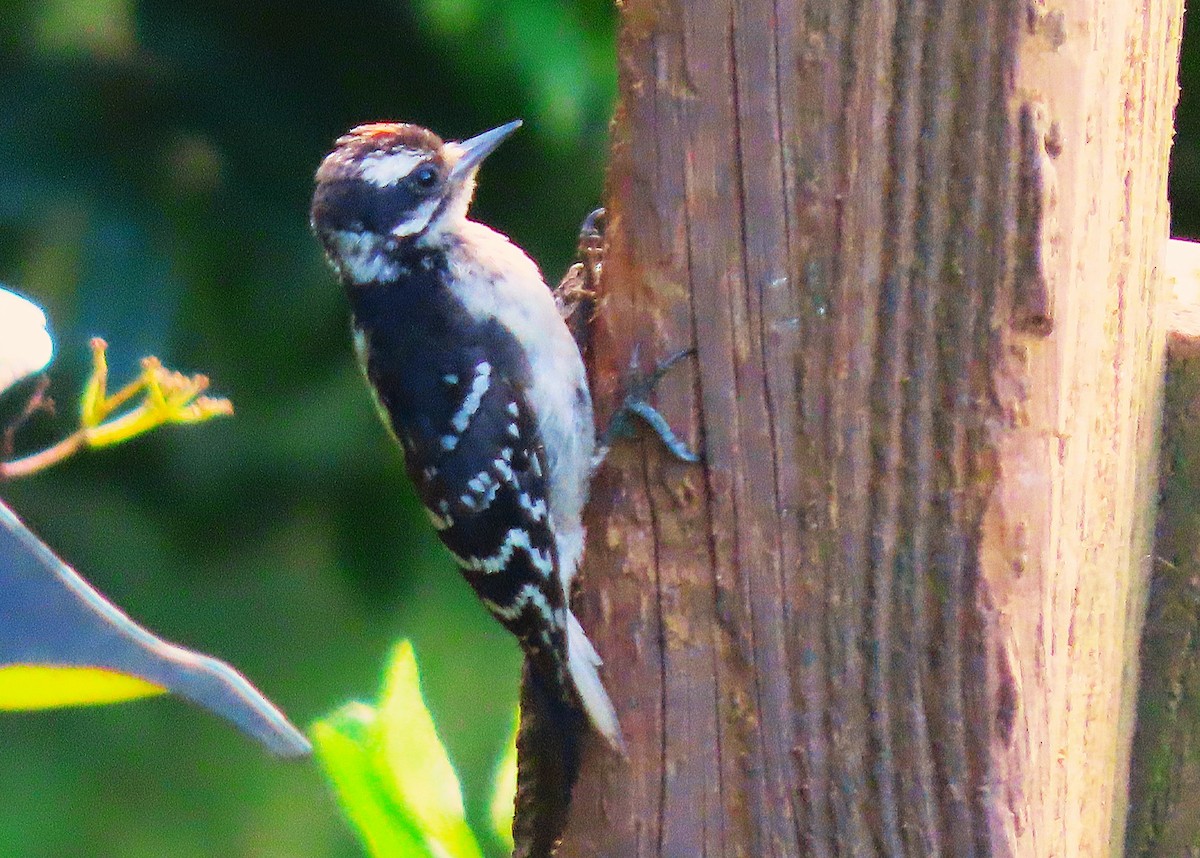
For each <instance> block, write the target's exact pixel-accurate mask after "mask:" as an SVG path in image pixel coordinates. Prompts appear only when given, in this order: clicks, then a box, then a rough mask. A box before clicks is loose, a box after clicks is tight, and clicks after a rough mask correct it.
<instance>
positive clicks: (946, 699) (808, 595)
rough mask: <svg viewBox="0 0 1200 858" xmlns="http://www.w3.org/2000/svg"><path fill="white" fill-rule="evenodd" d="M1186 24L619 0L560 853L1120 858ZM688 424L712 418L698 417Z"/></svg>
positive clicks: (1156, 4)
mask: <svg viewBox="0 0 1200 858" xmlns="http://www.w3.org/2000/svg"><path fill="white" fill-rule="evenodd" d="M1181 15H1182V9H1181V4H1180V3H1179V0H1093V2H1091V3H1085V2H1082V0H1076V2H1071V0H1064V2H1062V3H1060V4H1054V5H1051V4H1047V3H1043V2H1041V0H1024V2H1018V0H897V2H880V3H874V2H859V0H817V2H806V3H800V2H794V1H793V2H789V0H733V2H717V0H713V2H702V0H624V3H623V4H621V22H622V23H621V37H620V55H619V62H620V80H621V86H620V94H621V103H620V107H619V111H618V116H617V120H616V123H615V136H614V143H613V151H612V166H611V175H610V188H609V197H610V199H609V210H610V218H609V224H608V233H607V238H608V245H609V246H608V253H607V257H606V261H605V269H604V279H603V289H602V295H603V298H602V301H601V306H600V308H599V320H598V324H597V330H596V331H595V333H594V334H593V340H592V342H593V349H594V356H595V367H594V369H595V377H596V379H597V390H598V401H599V402H600V403H602V404H603V403H611V402H613V401H614V396H615V393H616V391H617V390H618V389H619V387H620V379H621V377H622V375H623V372H624V368H625V367H626V365H627V364H628V361H629V356H630V354H631V352H632V351H633V349H634V346H635V344H636V345H639V346H640V350H639V351H640V355H641V360H642V363H643V364H647V363H648V362H649V361H650V360H651V359H652V358H654V357H661V356H662V355H664V354H666V353H668V352H670V351H673V350H675V349H676V348H678V347H680V346H684V345H687V344H689V343H695V344H696V346H697V347H698V349H699V354H698V359H697V361H696V363H695V364H694V365H693V367H692V368H691V369H679V370H677V371H675V372H674V373H673V374H672V375H669V376H668V377H667V378H666V379H665V380H664V381H663V383H662V385H661V386H660V388H659V392H658V402H659V405H660V406H661V407H662V409H663V410H664V412H665V413H666V415H667V416H668V418H669V419H670V421H671V422H672V423H673V424H674V425H675V426H676V428H677V429H679V430H681V431H682V434H684V435H685V436H688V437H691V438H693V439H695V440H697V441H700V442H702V445H703V448H704V450H705V453H706V457H707V463H706V466H705V467H703V468H701V467H695V466H687V465H684V464H680V463H676V462H671V461H667V460H666V459H665V458H664V456H663V454H662V451H661V450H660V449H659V448H658V446H657V445H656V444H655V443H654V442H653V441H650V440H644V441H642V442H640V443H638V444H635V445H624V446H622V447H620V448H619V449H618V450H617V451H615V452H614V454H613V456H612V457H611V458H610V461H609V464H608V465H607V466H606V467H605V469H604V470H603V471H602V472H601V475H600V477H599V479H598V481H597V483H596V486H595V488H594V495H593V497H594V501H593V504H592V510H591V519H590V524H589V526H590V530H589V532H590V538H589V545H590V547H589V554H588V558H587V562H586V567H585V571H584V575H583V582H582V583H583V589H582V592H581V594H580V595H579V597H578V598H577V604H578V606H579V611H580V614H581V618H582V620H583V623H584V626H585V627H586V628H587V629H588V630H589V634H590V635H591V637H592V639H593V640H594V641H595V642H596V644H597V647H598V649H599V651H600V652H601V654H602V655H603V656H604V658H605V659H606V667H605V671H604V675H605V681H606V684H607V686H608V688H609V690H610V692H611V694H612V696H613V699H614V701H615V703H616V705H617V708H618V711H619V712H620V716H621V720H622V724H623V727H624V730H625V737H626V739H627V741H628V744H629V759H628V760H627V761H622V760H619V759H615V758H614V757H612V756H611V755H609V754H606V753H605V752H604V751H603V749H601V748H599V747H598V746H593V747H589V748H588V749H587V750H586V753H585V763H584V770H583V774H582V777H581V780H580V783H579V785H578V787H577V789H576V797H575V804H574V807H573V810H572V816H571V823H570V825H569V828H568V831H567V836H566V839H565V841H564V845H563V848H562V851H561V854H563V855H565V856H585V855H586V856H592V855H596V856H612V858H628V856H666V855H671V856H688V858H691V856H701V855H712V856H717V855H746V856H792V855H812V856H835V855H837V856H841V855H854V856H870V855H896V856H900V855H908V856H918V857H919V858H934V856H946V858H969V856H984V855H1001V856H1004V855H1022V856H1025V855H1028V856H1056V858H1057V856H1071V855H1081V856H1082V855H1101V854H1105V853H1106V852H1109V851H1111V850H1114V849H1116V848H1117V846H1118V845H1119V844H1120V842H1121V836H1122V832H1123V825H1124V818H1125V804H1126V799H1125V795H1126V780H1127V769H1128V749H1129V741H1130V733H1131V728H1132V711H1133V692H1134V686H1135V679H1136V664H1137V662H1136V655H1137V638H1138V631H1139V627H1140V622H1141V616H1142V607H1143V602H1144V591H1145V581H1146V575H1147V571H1148V556H1149V553H1150V552H1149V546H1150V525H1151V519H1152V509H1153V502H1154V497H1155V468H1156V456H1155V443H1156V432H1157V424H1158V409H1159V400H1160V388H1161V379H1162V362H1163V336H1162V335H1161V332H1160V329H1159V326H1158V323H1157V319H1156V312H1155V301H1156V294H1157V291H1158V286H1159V284H1158V276H1157V273H1156V267H1155V266H1156V262H1157V256H1158V252H1159V247H1160V244H1161V242H1162V240H1163V239H1164V238H1165V237H1166V233H1167V208H1166V196H1165V178H1166V169H1167V154H1168V147H1169V144H1170V139H1171V115H1172V109H1173V106H1174V103H1175V96H1176V87H1175V76H1176V62H1177V50H1178V42H1179V35H1180V22H1181ZM689 421H690V425H689Z"/></svg>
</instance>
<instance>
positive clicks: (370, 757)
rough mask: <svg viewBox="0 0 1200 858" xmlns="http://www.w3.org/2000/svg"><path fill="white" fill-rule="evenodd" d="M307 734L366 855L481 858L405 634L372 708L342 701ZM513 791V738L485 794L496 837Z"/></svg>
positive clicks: (504, 830) (508, 814)
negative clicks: (489, 793) (488, 796)
mask: <svg viewBox="0 0 1200 858" xmlns="http://www.w3.org/2000/svg"><path fill="white" fill-rule="evenodd" d="M311 733H312V738H313V745H314V747H315V748H316V752H317V757H318V759H319V760H320V762H321V765H322V767H323V768H324V769H325V773H326V775H327V776H328V777H329V780H330V782H331V783H332V784H333V787H334V790H335V791H336V792H337V795H338V799H339V801H340V803H341V806H342V809H343V812H344V813H345V814H346V816H347V818H348V819H349V820H350V821H351V823H352V824H353V825H354V828H355V830H356V831H357V833H358V835H359V838H360V839H361V840H362V843H363V845H364V846H365V847H366V848H367V851H368V852H369V853H370V854H371V855H372V856H378V858H395V856H401V858H409V856H411V858H482V852H481V850H480V847H479V843H478V841H477V840H476V838H475V835H474V834H472V833H471V829H470V827H469V826H468V825H467V822H466V819H465V816H464V812H463V802H462V791H461V788H460V787H459V783H458V776H457V775H456V774H455V773H454V768H453V766H451V765H450V760H449V758H448V757H447V756H446V751H445V749H444V748H443V747H442V743H441V740H440V739H438V735H437V731H436V729H435V728H434V725H433V716H432V715H430V713H429V710H428V709H427V708H426V706H425V700H424V698H423V697H422V696H421V683H420V677H419V676H418V673H417V661H416V658H415V657H414V655H413V649H412V644H410V643H409V642H408V641H402V642H401V643H399V644H398V645H397V646H396V648H395V650H394V651H393V654H392V661H391V665H390V666H389V667H388V671H387V676H386V678H385V680H384V683H383V689H382V691H381V692H380V699H379V703H378V705H377V706H376V707H375V708H372V707H370V706H367V705H365V704H363V703H347V704H346V705H345V706H343V707H342V708H341V709H339V710H338V711H337V712H335V713H333V714H332V715H330V716H329V717H328V718H324V719H322V720H320V721H317V722H316V723H315V724H314V725H313V727H312V730H311ZM515 791H516V745H515V743H514V744H513V745H512V746H511V749H510V753H508V754H506V755H505V756H504V758H503V760H502V764H501V767H500V769H499V771H498V776H497V778H496V785H495V793H494V796H493V800H492V811H493V824H494V825H495V826H496V831H497V833H498V834H499V835H500V836H502V837H503V836H510V834H509V832H510V831H511V825H512V800H513V794H514V793H515ZM504 808H507V811H505V810H504ZM508 845H509V847H510V848H511V840H510V841H509V844H508Z"/></svg>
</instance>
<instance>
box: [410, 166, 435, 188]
mask: <svg viewBox="0 0 1200 858" xmlns="http://www.w3.org/2000/svg"><path fill="white" fill-rule="evenodd" d="M412 179H413V184H415V185H416V186H417V187H418V188H420V189H421V190H422V191H430V190H433V188H434V186H435V185H437V183H438V171H437V169H435V168H434V167H430V166H425V167H418V168H417V169H416V171H414V172H413V176H412Z"/></svg>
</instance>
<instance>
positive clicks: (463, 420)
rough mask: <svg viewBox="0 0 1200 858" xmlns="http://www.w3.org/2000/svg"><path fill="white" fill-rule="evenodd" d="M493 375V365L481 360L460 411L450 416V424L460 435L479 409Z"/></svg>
mask: <svg viewBox="0 0 1200 858" xmlns="http://www.w3.org/2000/svg"><path fill="white" fill-rule="evenodd" d="M491 376H492V365H491V364H490V363H488V362H487V361H480V363H479V364H478V365H477V366H476V367H475V379H474V380H473V381H472V382H471V389H470V390H469V391H468V392H467V395H466V396H465V397H464V398H463V402H462V405H461V406H459V409H458V411H456V412H455V413H454V416H453V417H451V418H450V425H451V426H453V427H454V430H455V431H456V432H458V433H459V434H460V435H461V434H462V433H463V432H465V431H466V430H467V425H468V424H469V423H470V422H471V418H472V417H474V416H475V412H476V411H478V410H479V403H480V402H482V401H483V395H484V394H485V393H487V390H488V387H489V386H490V385H491V380H490V379H491Z"/></svg>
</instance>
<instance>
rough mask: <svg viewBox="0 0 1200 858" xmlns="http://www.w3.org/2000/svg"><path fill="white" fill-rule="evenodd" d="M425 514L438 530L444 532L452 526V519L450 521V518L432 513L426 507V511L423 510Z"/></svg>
mask: <svg viewBox="0 0 1200 858" xmlns="http://www.w3.org/2000/svg"><path fill="white" fill-rule="evenodd" d="M425 514H426V515H428V516H429V521H430V522H431V523H432V524H433V526H434V527H435V528H436V529H438V530H445V529H446V528H448V527H450V526H451V525H452V524H454V519H452V518H451V517H450V516H448V515H439V514H438V513H436V512H434V511H433V510H431V509H429V508H428V507H426V509H425Z"/></svg>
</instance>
